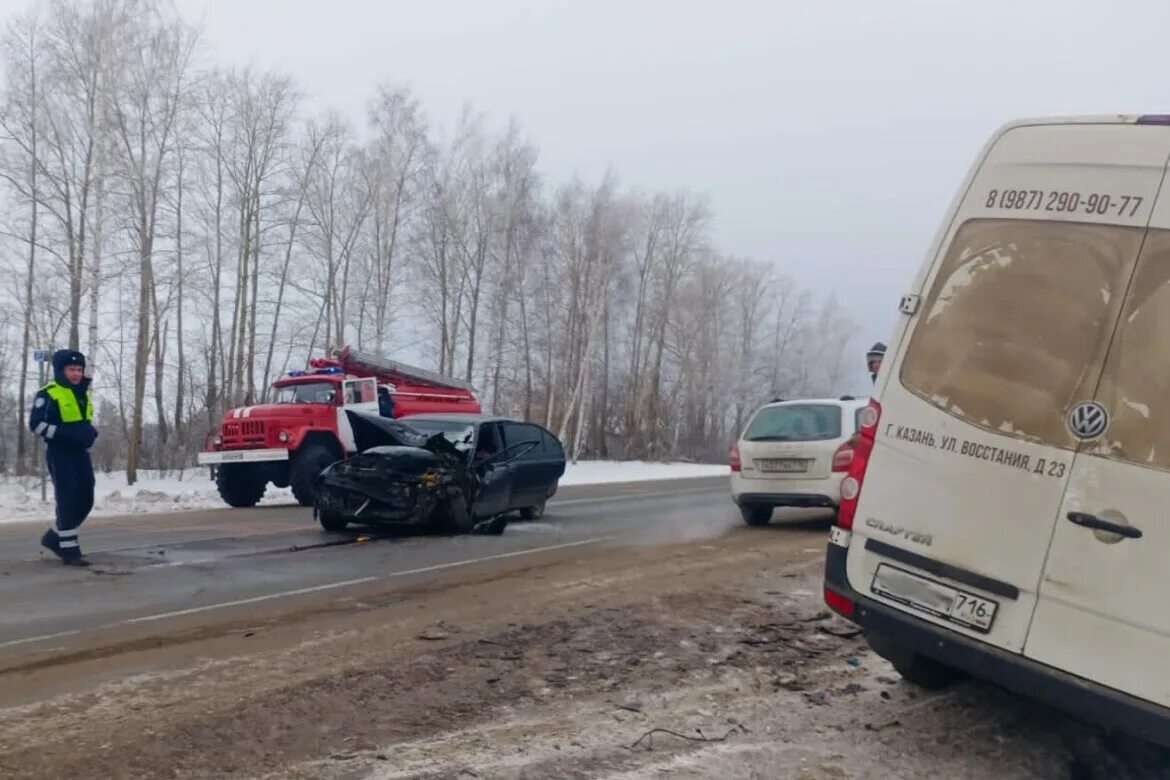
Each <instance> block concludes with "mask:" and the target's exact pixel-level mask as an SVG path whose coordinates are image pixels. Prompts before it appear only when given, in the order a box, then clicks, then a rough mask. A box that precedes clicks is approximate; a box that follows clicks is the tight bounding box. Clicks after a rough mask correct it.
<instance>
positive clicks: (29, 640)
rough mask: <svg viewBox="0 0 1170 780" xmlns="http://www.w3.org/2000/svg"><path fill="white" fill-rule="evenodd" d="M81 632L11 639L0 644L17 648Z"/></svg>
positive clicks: (0, 645) (63, 632)
mask: <svg viewBox="0 0 1170 780" xmlns="http://www.w3.org/2000/svg"><path fill="white" fill-rule="evenodd" d="M80 633H81V631H61V632H58V633H56V634H43V635H41V636H30V637H25V638H24V639H10V640H9V641H7V642H0V647H15V646H16V645H27V644H32V643H33V642H48V641H49V640H50V639H60V638H62V637H66V636H75V635H77V634H80Z"/></svg>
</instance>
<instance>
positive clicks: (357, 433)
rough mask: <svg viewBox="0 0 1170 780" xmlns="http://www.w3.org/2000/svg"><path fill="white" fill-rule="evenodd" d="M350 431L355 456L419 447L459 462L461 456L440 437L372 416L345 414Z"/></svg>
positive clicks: (448, 441)
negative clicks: (388, 448)
mask: <svg viewBox="0 0 1170 780" xmlns="http://www.w3.org/2000/svg"><path fill="white" fill-rule="evenodd" d="M345 414H346V416H348V417H349V425H350V428H352V429H353V441H354V445H356V447H357V451H358V452H365V451H366V450H369V449H373V448H375V447H418V448H419V449H423V450H427V451H429V452H433V453H435V454H437V455H449V456H451V457H455V458H460V459H462V458H463V457H464V454H465V453H463V452H462V451H461V450H460V449H459V448H458V447H457V446H455V444H454V443H453V442H452V441H451V440H450V439H448V438H447V437H446V436H444V435H443V434H441V433H436V434H434V435H431V436H428V435H426V434H425V433H422V432H421V431H419V430H417V429H415V428H412V427H410V426H409V425H407V424H406V423H404V422H402V421H401V420H392V419H390V418H388V417H382V416H381V415H379V414H375V413H373V412H356V411H353V410H350V409H346V410H345Z"/></svg>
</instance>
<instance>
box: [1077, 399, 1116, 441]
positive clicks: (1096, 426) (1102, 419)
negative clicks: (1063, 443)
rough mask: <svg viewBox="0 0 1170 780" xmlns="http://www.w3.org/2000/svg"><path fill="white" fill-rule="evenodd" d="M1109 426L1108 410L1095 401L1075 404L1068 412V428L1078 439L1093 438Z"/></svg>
mask: <svg viewBox="0 0 1170 780" xmlns="http://www.w3.org/2000/svg"><path fill="white" fill-rule="evenodd" d="M1108 427H1109V412H1108V410H1106V409H1105V407H1104V406H1102V405H1101V404H1099V403H1097V402H1096V401H1086V402H1085V403H1082V404H1077V405H1076V406H1074V407H1073V408H1072V411H1071V412H1069V413H1068V429H1069V430H1070V431H1072V435H1073V436H1076V437H1077V438H1078V439H1082V440H1088V439H1095V438H1097V437H1098V436H1100V435H1101V434H1103V433H1105V429H1106V428H1108Z"/></svg>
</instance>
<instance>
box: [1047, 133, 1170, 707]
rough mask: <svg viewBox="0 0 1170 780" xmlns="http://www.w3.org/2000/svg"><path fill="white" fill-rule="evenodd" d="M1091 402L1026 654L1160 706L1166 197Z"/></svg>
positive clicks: (1167, 689) (1169, 443) (1168, 397)
mask: <svg viewBox="0 0 1170 780" xmlns="http://www.w3.org/2000/svg"><path fill="white" fill-rule="evenodd" d="M1167 132H1168V133H1170V128H1167ZM1093 400H1094V401H1095V402H1096V403H1097V404H1099V406H1086V407H1084V408H1083V409H1082V410H1081V413H1080V414H1078V415H1077V416H1076V417H1075V418H1074V419H1073V420H1071V421H1070V422H1071V423H1072V424H1073V425H1074V426H1079V427H1080V429H1081V435H1082V436H1083V437H1084V438H1085V440H1084V442H1083V443H1082V444H1081V446H1080V451H1079V453H1078V455H1077V457H1076V458H1075V459H1074V461H1073V466H1072V472H1071V475H1070V480H1069V485H1068V490H1067V491H1066V492H1065V495H1064V503H1063V505H1062V506H1061V508H1060V512H1059V515H1058V519H1057V521H1056V529H1055V532H1054V534H1053V537H1052V545H1051V547H1050V549H1049V552H1048V559H1047V561H1046V562H1045V566H1044V575H1043V577H1042V579H1041V582H1040V596H1039V601H1038V603H1037V605H1036V614H1035V616H1034V617H1033V619H1032V625H1031V628H1030V629H1029V632H1028V639H1027V644H1026V645H1025V647H1024V653H1025V655H1027V656H1029V657H1031V658H1034V659H1036V660H1037V661H1040V662H1042V663H1046V664H1050V665H1052V666H1056V667H1059V668H1061V669H1064V670H1066V671H1069V672H1072V673H1073V674H1077V675H1081V676H1083V677H1087V678H1089V679H1092V680H1094V681H1096V682H1098V683H1101V684H1103V685H1107V686H1110V687H1113V688H1116V689H1119V690H1122V691H1125V692H1126V693H1129V694H1131V695H1134V696H1138V697H1140V698H1143V699H1147V700H1150V701H1153V702H1156V703H1157V704H1161V705H1163V706H1170V678H1168V677H1167V676H1166V674H1165V662H1166V659H1167V658H1170V609H1167V608H1166V601H1165V598H1166V583H1167V576H1168V572H1170V567H1168V565H1167V551H1168V550H1170V516H1168V515H1167V512H1168V508H1170V197H1166V196H1165V195H1164V196H1163V197H1162V198H1161V199H1159V201H1158V204H1157V206H1156V208H1155V211H1154V217H1153V219H1152V220H1151V224H1150V229H1149V231H1148V233H1147V236H1146V240H1145V244H1144V246H1143V248H1142V253H1141V259H1140V260H1139V261H1138V265H1137V271H1136V272H1135V274H1134V276H1133V281H1132V282H1131V283H1130V285H1129V291H1128V293H1127V294H1126V297H1125V302H1124V304H1123V306H1122V313H1121V318H1120V320H1119V324H1118V326H1117V330H1116V333H1115V335H1114V338H1113V342H1112V345H1111V346H1110V349H1109V355H1108V357H1107V359H1106V361H1105V371H1104V373H1103V375H1102V377H1101V384H1100V387H1099V389H1098V392H1097V395H1096V398H1095V399H1093ZM1088 412H1093V413H1094V414H1089V413H1088ZM1138 533H1140V536H1138ZM1127 534H1128V535H1127ZM1070 637H1075V641H1069V639H1070Z"/></svg>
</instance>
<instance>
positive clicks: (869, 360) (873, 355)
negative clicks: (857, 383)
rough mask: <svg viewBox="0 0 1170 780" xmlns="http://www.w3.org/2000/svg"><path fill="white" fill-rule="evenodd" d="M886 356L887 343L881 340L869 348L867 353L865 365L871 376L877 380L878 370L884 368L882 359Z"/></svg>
mask: <svg viewBox="0 0 1170 780" xmlns="http://www.w3.org/2000/svg"><path fill="white" fill-rule="evenodd" d="M885 356H886V345H885V344H883V343H881V342H880V341H879V342H878V343H876V344H874V345H873V346H872V347H870V348H869V352H866V353H865V366H866V368H868V369H869V378H870V379H872V380H873V381H874V383H876V382H877V375H878V372H879V371H881V370H882V359H883V358H885Z"/></svg>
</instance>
